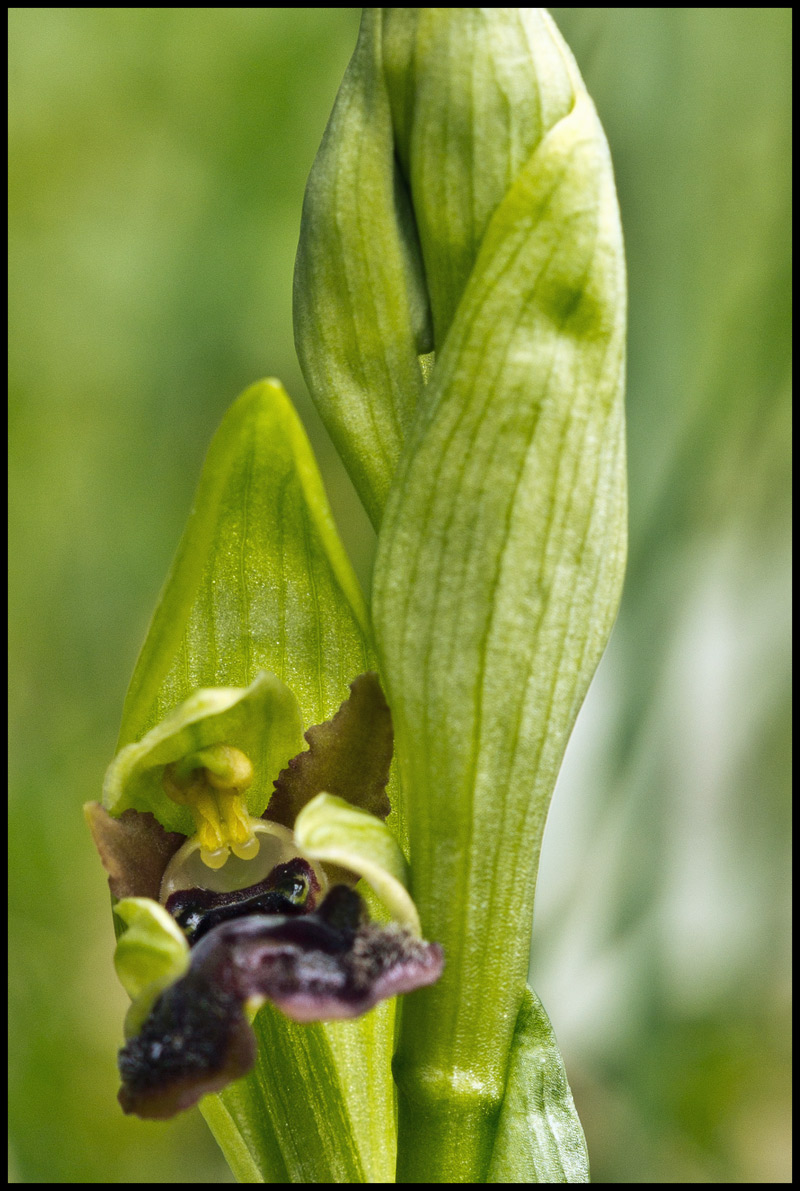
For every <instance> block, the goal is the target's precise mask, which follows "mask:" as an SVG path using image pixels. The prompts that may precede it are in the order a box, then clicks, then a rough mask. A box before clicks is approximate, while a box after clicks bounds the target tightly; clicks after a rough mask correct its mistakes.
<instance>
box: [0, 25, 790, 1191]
mask: <svg viewBox="0 0 800 1191" xmlns="http://www.w3.org/2000/svg"><path fill="white" fill-rule="evenodd" d="M552 11H553V13H554V15H555V17H556V20H557V21H558V22H559V24H560V26H561V28H562V30H563V31H564V33H565V35H566V37H567V40H568V41H569V43H570V45H571V46H572V48H573V50H574V51H575V54H576V56H577V58H578V60H579V63H580V65H581V68H582V70H583V72H584V75H585V77H586V79H587V83H588V86H589V89H590V92H591V93H592V95H593V97H594V99H595V102H596V104H597V107H598V109H599V111H600V115H601V118H602V120H603V122H604V125H605V127H606V130H607V133H608V137H609V140H610V143H611V148H612V154H613V157H614V161H615V166H616V171H617V177H618V185H619V194H620V202H621V206H622V214H623V225H624V229H625V235H626V241H627V250H628V261H629V272H630V358H629V389H628V411H629V450H630V489H631V497H630V501H631V553H630V567H629V572H628V580H627V585H626V589H625V595H624V599H623V605H622V610H621V613H620V617H619V621H618V624H617V627H616V629H615V632H614V636H613V638H612V642H611V646H610V648H609V650H608V652H607V654H606V657H605V658H604V661H603V664H602V666H601V669H600V671H599V673H598V677H597V681H596V683H595V685H594V686H593V688H592V692H591V694H590V697H589V699H588V701H587V704H586V706H585V708H584V711H583V712H582V714H581V717H580V720H579V724H578V727H577V729H576V732H575V735H574V737H573V741H572V742H571V745H570V749H569V753H568V757H567V761H566V763H565V766H564V771H563V773H562V777H561V779H560V782H559V789H558V791H557V793H556V798H555V801H554V806H553V812H552V815H551V820H550V822H549V824H548V828H547V833H546V837H545V846H544V855H543V862H542V870H541V878H540V888H539V897H538V902H537V920H536V927H535V930H534V947H533V958H532V979H533V982H534V984H535V986H536V988H537V990H538V992H539V994H540V995H541V997H542V999H543V1000H544V1003H545V1005H546V1006H547V1008H548V1010H549V1013H550V1015H551V1017H552V1019H553V1022H554V1025H555V1028H556V1031H557V1033H558V1035H559V1038H560V1041H561V1043H562V1047H563V1050H564V1052H565V1056H566V1060H567V1068H568V1071H569V1074H570V1079H571V1081H572V1085H573V1090H574V1093H575V1099H576V1102H577V1104H578V1107H579V1111H580V1113H581V1116H582V1119H583V1122H584V1126H585V1129H586V1133H587V1136H588V1140H589V1148H590V1154H591V1157H592V1163H593V1176H594V1180H595V1181H597V1182H640V1181H641V1182H788V1181H790V1179H791V1174H790V1166H789V1056H788V1036H789V1014H790V1009H789V971H790V965H789V953H788V929H789V892H788V884H789V873H790V860H789V838H788V837H789V739H790V727H789V713H790V704H789V698H790V696H789V681H790V675H789V611H790V591H789V565H790V563H789V544H788V542H789V512H790V508H789V505H790V498H789V468H790V462H789V417H790V415H789V276H790V258H789V252H790V250H789V153H790V142H789V108H790V99H789V72H790V32H791V30H790V21H791V16H790V13H791V10H790V9H778V8H772V9H755V8H749V9H730V8H728V9H711V8H700V9H687V8H683V9H680V8H673V9H664V8H662V9H645V8H639V9H613V8H612V9H602V8H601V9H579V8H564V9H554V10H552ZM358 12H359V10H357V9H324V8H322V9H292V10H290V9H280V8H278V9H274V8H273V9H250V8H233V9H221V8H203V9H191V8H190V9H177V8H166V9H157V8H147V9H138V8H137V9H104V8H83V9H82V8H61V9H59V8H16V9H11V10H10V47H11V50H10V85H11V124H10V152H11V158H10V160H11V184H10V263H11V290H10V294H11V299H10V336H11V346H10V378H11V379H10V386H11V389H10V391H11V401H10V418H11V440H10V479H11V498H10V533H11V552H10V579H11V584H10V614H11V616H10V689H11V695H10V706H11V745H12V747H11V796H10V832H9V843H10V853H9V869H10V872H9V878H10V880H9V889H10V893H9V901H10V906H9V910H10V961H9V968H10V977H11V1031H10V1038H11V1067H10V1102H11V1157H10V1177H11V1179H12V1181H17V1182H32V1183H42V1182H44V1183H46V1182H62V1183H71V1182H84V1181H85V1182H118V1183H127V1182H162V1181H164V1182H195V1181H200V1182H225V1181H231V1176H230V1175H229V1174H228V1172H227V1169H226V1167H225V1165H224V1163H223V1162H222V1160H221V1158H220V1157H219V1154H218V1152H217V1150H216V1147H215V1144H214V1142H213V1141H212V1140H211V1138H210V1135H209V1134H208V1133H207V1131H206V1128H205V1125H204V1124H203V1122H202V1120H201V1118H200V1117H199V1114H197V1112H196V1110H194V1111H193V1112H192V1113H189V1114H186V1115H185V1116H183V1117H182V1118H180V1119H178V1120H177V1121H175V1122H174V1123H171V1124H166V1125H165V1124H159V1123H145V1122H142V1121H138V1120H130V1119H126V1118H124V1117H123V1116H122V1114H121V1112H120V1111H119V1109H118V1107H117V1103H116V1098H115V1097H116V1089H117V1077H116V1067H115V1055H116V1049H117V1046H118V1045H119V1042H120V1032H121V1024H122V1018H123V1014H124V1009H125V1005H126V998H125V995H124V993H123V992H122V990H121V988H119V986H118V985H117V983H116V980H115V977H114V974H113V969H112V965H111V955H112V950H113V931H112V927H111V919H110V914H109V906H108V896H107V890H106V887H105V881H104V878H103V875H102V873H101V870H100V867H99V864H98V862H97V861H96V859H95V857H94V854H93V852H92V848H91V845H90V842H89V838H88V835H87V833H86V831H85V829H84V825H83V821H82V817H81V814H80V806H81V803H82V802H83V801H84V800H85V799H87V798H91V797H95V796H97V795H98V792H99V788H100V783H101V779H102V774H103V771H104V769H105V766H106V765H107V763H108V761H109V760H110V758H111V756H112V754H113V751H114V745H115V738H116V732H117V727H118V721H119V715H120V712H121V708H122V700H123V696H124V693H125V689H126V686H127V683H128V680H129V677H130V674H131V671H132V668H133V663H134V660H135V656H136V652H137V649H138V646H139V645H140V643H141V641H142V639H143V636H144V632H145V628H146V625H147V621H148V617H149V615H150V613H151V611H152V609H153V606H154V603H155V600H156V597H157V595H158V591H159V588H160V586H161V583H162V581H163V579H164V577H165V574H166V571H167V567H168V565H169V562H170V559H171V556H172V553H173V551H174V549H175V546H176V544H177V541H178V538H179V535H180V532H181V528H182V525H183V522H184V520H185V517H186V514H187V511H188V508H189V505H190V502H191V496H192V491H193V488H194V485H195V482H196V480H197V477H198V474H199V469H200V466H201V462H202V459H203V455H204V452H205V450H206V447H207V445H208V442H209V440H210V438H211V435H212V433H213V431H214V429H215V427H216V425H217V423H218V422H219V420H220V418H221V416H222V414H223V412H224V410H225V409H226V407H227V406H228V405H229V404H230V402H231V401H232V400H233V399H234V398H235V397H236V395H237V394H238V393H239V392H240V391H241V390H242V389H243V388H245V386H247V385H248V384H249V383H250V382H251V381H253V380H255V379H257V378H259V377H261V376H264V375H277V376H279V377H280V378H281V379H282V380H283V381H284V383H285V384H286V386H287V388H288V390H289V392H290V393H291V394H292V395H293V397H294V398H295V401H296V403H297V405H298V407H299V409H300V411H301V413H302V416H303V418H304V420H305V423H306V426H307V427H308V430H309V433H310V435H311V438H312V441H313V443H314V446H315V449H316V451H317V453H318V457H319V459H320V462H321V466H322V468H323V472H324V475H325V479H326V483H327V485H328V489H329V492H330V495H331V499H332V502H333V505H334V509H335V512H336V514H337V517H338V520H339V523H340V526H341V529H342V533H343V536H344V538H345V541H346V543H347V545H348V548H349V549H350V551H351V554H352V557H353V559H354V561H355V563H356V566H357V569H358V571H359V573H360V575H361V577H362V579H363V581H364V582H365V584H368V582H369V569H370V563H371V557H372V550H373V537H372V534H371V530H370V529H369V526H368V523H367V520H366V517H365V516H364V515H363V513H362V512H361V510H360V508H359V506H358V504H357V501H356V499H355V497H354V495H353V492H352V489H351V488H350V485H349V482H348V481H347V479H346V477H345V475H344V473H343V470H342V468H341V465H340V464H339V462H338V460H337V458H336V456H335V455H334V453H333V451H332V449H331V446H330V444H329V442H328V440H327V438H326V436H325V434H324V431H323V430H322V428H321V426H320V424H319V421H318V419H317V418H316V416H315V414H314V411H313V408H312V407H311V405H310V402H309V400H308V397H307V393H306V391H305V387H304V385H303V382H302V379H301V376H300V371H299V368H298V365H297V362H296V359H295V355H294V349H293V344H292V331H291V278H292V266H293V259H294V252H295V247H296V243H297V234H298V227H299V221H300V210H301V202H302V196H303V188H304V184H305V180H306V176H307V174H308V170H309V168H310V165H311V162H312V159H313V156H314V153H315V151H316V147H317V144H318V142H319V139H320V136H321V134H322V130H323V128H324V125H325V121H326V119H327V116H328V113H329V111H330V108H331V104H332V102H333V98H334V95H335V93H336V89H337V86H338V83H339V80H340V78H341V76H342V73H343V71H344V68H345V65H346V63H347V60H348V58H349V55H350V52H351V50H352V47H353V45H354V41H355V35H356V29H357V24H358Z"/></svg>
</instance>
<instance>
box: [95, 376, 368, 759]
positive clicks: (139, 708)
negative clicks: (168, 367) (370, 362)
mask: <svg viewBox="0 0 800 1191" xmlns="http://www.w3.org/2000/svg"><path fill="white" fill-rule="evenodd" d="M368 642H369V628H368V616H367V609H366V605H365V602H364V597H363V595H362V593H361V590H360V588H359V585H358V581H357V579H356V577H355V575H354V573H353V569H352V567H351V565H350V562H349V559H348V558H347V555H346V553H345V550H344V547H343V546H342V543H341V540H340V538H339V535H338V533H337V530H336V526H335V524H334V521H333V516H332V514H331V510H330V505H329V504H328V500H327V497H326V495H325V490H324V487H323V484H322V479H321V477H320V474H319V470H318V468H317V464H316V460H315V459H314V454H313V452H312V450H311V445H310V443H309V441H308V438H307V436H306V433H305V431H304V429H303V426H302V423H301V422H300V419H299V418H298V416H297V413H296V411H295V409H294V407H293V406H292V403H291V401H290V400H289V397H288V396H287V394H286V392H285V390H284V389H283V386H282V385H281V384H280V383H279V382H278V381H276V380H264V381H260V382H259V383H258V384H255V385H252V386H251V387H250V388H249V389H247V390H245V392H244V393H242V394H241V396H240V397H239V398H238V399H237V400H236V401H235V402H234V403H233V405H232V406H231V408H230V409H229V410H228V412H227V413H226V415H225V417H224V418H223V420H222V423H221V425H220V427H219V429H218V430H217V433H216V434H215V435H214V439H213V441H212V443H211V446H210V448H209V451H208V455H207V457H206V461H205V464H204V467H203V473H202V476H201V477H200V483H199V485H198V488H197V492H196V494H195V498H194V501H193V507H192V511H191V514H190V516H189V520H188V522H187V525H186V529H185V531H184V534H183V537H182V538H181V543H180V546H179V548H178V552H177V554H176V557H175V561H174V563H173V565H172V569H171V571H170V574H169V577H168V579H167V582H166V584H165V586H164V590H163V592H162V594H161V598H160V600H159V604H158V607H157V608H156V611H155V614H154V616H153V619H152V621H151V624H150V628H149V631H148V634H147V639H146V641H145V643H144V645H143V647H142V650H141V653H140V655H139V659H138V661H137V663H136V668H135V670H134V674H133V678H132V679H131V684H130V687H129V689H128V694H127V696H126V699H125V709H124V712H123V716H122V727H121V731H120V739H119V746H118V747H120V748H121V747H122V746H123V745H126V744H130V743H131V742H132V741H137V740H140V739H141V738H142V736H143V735H144V734H145V733H146V732H147V731H148V730H149V729H150V728H152V727H154V726H155V725H156V724H158V723H159V722H160V721H161V720H163V719H164V718H165V716H166V715H167V714H168V713H169V712H170V711H172V710H173V708H175V707H176V706H177V705H178V704H179V703H181V702H182V701H183V700H184V699H186V698H188V697H189V695H191V694H192V693H193V692H194V691H196V690H197V689H198V688H200V687H246V686H249V684H250V683H251V682H252V681H253V679H254V678H255V677H256V675H257V674H258V673H259V671H261V670H264V671H267V672H268V673H271V674H275V675H277V677H278V678H280V679H281V681H282V682H285V683H286V685H287V686H288V687H290V688H291V690H292V691H293V692H294V694H295V695H296V697H297V700H298V702H299V704H300V708H301V711H302V718H303V723H304V724H306V725H307V724H319V723H321V722H322V721H323V720H326V719H328V718H329V717H330V716H331V715H333V713H334V712H335V711H336V709H337V708H338V707H339V705H340V703H341V701H342V699H343V697H344V696H345V694H346V693H347V684H348V683H349V682H351V681H352V679H353V677H354V676H355V675H356V674H361V673H362V672H363V671H365V670H369V669H370V668H371V667H372V668H374V659H373V655H372V651H371V649H370V646H369V644H368ZM299 747H300V748H302V747H303V745H302V742H301V744H300V746H299ZM289 756H291V754H289ZM287 760H288V757H287ZM285 763H286V762H285V761H284V762H283V764H285ZM276 776H277V773H275V774H272V777H276Z"/></svg>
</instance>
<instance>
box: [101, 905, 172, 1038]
mask: <svg viewBox="0 0 800 1191" xmlns="http://www.w3.org/2000/svg"><path fill="white" fill-rule="evenodd" d="M114 913H115V914H117V915H118V916H119V917H120V918H121V919H122V921H123V922H124V923H125V924H126V929H125V931H124V933H123V934H121V935H120V937H119V939H118V940H117V946H116V950H115V952H114V967H115V968H116V971H117V975H118V976H119V979H120V983H121V984H122V987H123V988H124V989H125V991H126V993H127V994H128V996H129V997H130V998H131V1001H132V1002H133V1004H132V1005H131V1007H130V1009H129V1010H128V1014H127V1017H126V1018H125V1037H126V1038H130V1037H131V1036H132V1035H133V1034H136V1033H138V1031H139V1029H140V1027H141V1025H142V1022H143V1021H144V1020H145V1018H146V1017H147V1015H148V1013H149V1012H150V1010H151V1008H152V1006H153V1004H154V1002H155V1000H156V998H157V997H158V996H159V995H160V994H161V993H162V992H163V991H164V989H165V988H166V987H167V986H168V985H169V984H173V983H174V981H176V980H178V979H180V977H181V976H183V974H184V973H185V972H186V970H187V968H188V967H189V944H188V943H187V942H186V938H185V936H184V934H183V932H182V931H181V929H180V927H179V926H178V924H177V923H176V922H175V920H174V918H172V916H171V915H170V914H168V913H167V911H166V910H165V909H164V907H163V906H160V905H159V904H158V902H154V901H152V900H151V899H150V898H149V897H125V898H123V899H122V900H121V901H118V902H117V904H116V905H115V906H114Z"/></svg>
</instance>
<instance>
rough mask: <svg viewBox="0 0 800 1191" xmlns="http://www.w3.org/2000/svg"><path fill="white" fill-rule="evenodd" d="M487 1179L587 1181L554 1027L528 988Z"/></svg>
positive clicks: (582, 1146) (580, 1132)
mask: <svg viewBox="0 0 800 1191" xmlns="http://www.w3.org/2000/svg"><path fill="white" fill-rule="evenodd" d="M486 1181H487V1183H588V1182H589V1156H588V1154H587V1152H586V1139H585V1138H584V1136H583V1129H582V1128H581V1123H580V1121H579V1120H578V1114H577V1112H576V1111H575V1104H574V1102H573V1099H572V1092H571V1091H570V1089H569V1084H568V1083H567V1073H566V1071H565V1070H564V1062H563V1059H562V1058H561V1054H560V1052H559V1049H558V1043H557V1042H556V1036H555V1034H554V1033H553V1027H552V1026H551V1025H550V1021H549V1019H548V1016H547V1014H546V1013H545V1011H544V1007H543V1006H542V1003H541V1001H540V1000H539V998H538V997H537V996H536V994H535V993H534V992H533V990H532V989H530V988H528V989H526V990H525V996H524V998H523V1002H522V1008H521V1009H520V1011H519V1015H518V1017H517V1024H516V1029H515V1030H514V1037H513V1039H512V1042H511V1054H510V1056H509V1064H508V1075H507V1078H506V1090H505V1096H504V1098H503V1106H502V1108H501V1109H500V1118H499V1121H498V1124H497V1134H496V1136H495V1140H494V1149H493V1150H492V1159H491V1163H490V1165H489V1173H488V1177H487V1179H486Z"/></svg>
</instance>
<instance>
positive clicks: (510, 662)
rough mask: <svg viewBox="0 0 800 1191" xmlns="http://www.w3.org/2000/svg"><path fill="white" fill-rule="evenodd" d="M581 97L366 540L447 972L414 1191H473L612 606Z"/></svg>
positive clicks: (615, 260) (601, 345) (607, 349)
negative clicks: (451, 1190)
mask: <svg viewBox="0 0 800 1191" xmlns="http://www.w3.org/2000/svg"><path fill="white" fill-rule="evenodd" d="M556 36H557V35H556ZM559 42H560V39H559ZM553 52H554V53H556V52H557V53H558V54H559V55H561V56H566V60H567V61H569V51H568V50H567V49H566V47H565V46H563V43H560V44H559V45H557V46H556V45H555V44H554V46H553ZM573 69H574V68H573ZM574 87H575V96H576V97H575V103H574V106H573V107H572V109H571V111H570V112H569V114H568V115H567V116H565V117H564V118H563V119H561V120H559V121H558V122H557V123H556V124H555V125H554V127H553V128H552V129H551V130H550V131H549V132H548V133H547V134H546V135H545V136H544V138H543V139H542V140H541V142H540V143H539V145H538V146H537V148H536V149H535V150H534V152H533V154H532V155H531V157H530V158H529V160H528V161H527V162H526V163H525V165H524V166H523V168H522V170H521V171H520V173H519V175H518V176H517V178H516V179H515V180H514V181H513V183H512V184H511V185H510V187H509V189H508V192H507V194H506V196H505V197H504V199H503V201H502V202H501V204H500V205H499V207H498V208H497V210H496V211H495V212H494V214H493V216H492V217H491V220H490V221H489V224H488V227H487V230H486V233H485V235H484V238H483V242H482V244H481V247H480V250H479V252H478V254H477V257H476V260H475V264H474V267H473V269H472V272H471V274H470V278H469V281H468V283H467V286H466V289H465V292H464V294H463V297H462V299H461V301H460V303H459V306H458V310H457V313H456V316H455V318H454V320H453V323H452V325H451V327H450V330H449V333H448V335H447V339H446V342H445V344H444V346H443V349H442V351H441V353H440V354H439V355H438V356H437V362H436V368H435V370H434V374H433V377H432V379H431V382H430V384H429V385H428V388H427V390H426V403H425V408H424V409H423V410H422V411H421V413H420V416H419V418H418V421H417V423H416V425H415V427H414V431H413V433H412V436H411V439H410V441H409V443H408V447H407V449H406V453H405V454H404V457H403V461H402V463H401V466H400V469H399V471H398V473H397V476H396V479H395V483H394V485H393V488H392V493H391V495H390V499H389V502H388V505H387V509H386V513H385V516H384V521H383V524H382V526H381V531H380V535H379V544H378V556H377V561H376V567H375V574H374V588H373V619H374V625H375V632H376V638H377V643H378V648H379V656H380V660H381V675H382V679H383V682H384V687H385V689H386V692H387V697H388V700H389V705H390V706H391V708H392V713H393V716H394V724H395V740H396V753H397V756H398V759H399V764H400V772H401V777H402V781H403V788H404V790H405V791H406V792H407V797H408V820H409V825H410V860H411V871H412V895H413V897H414V901H415V903H416V905H417V907H418V909H419V912H420V918H421V921H422V928H423V933H424V934H425V936H426V937H428V938H433V939H436V940H437V941H438V942H441V943H442V945H443V947H444V951H445V956H446V966H445V970H444V975H443V977H442V979H441V981H440V982H439V983H438V984H437V985H436V986H434V987H432V988H430V989H425V990H422V991H421V992H419V993H418V994H417V995H416V996H414V997H413V998H410V999H409V1002H408V1004H407V1005H406V1006H405V1009H404V1013H403V1022H402V1032H401V1038H400V1043H399V1049H398V1054H397V1056H396V1060H395V1073H396V1078H397V1079H398V1082H399V1085H400V1088H401V1091H402V1093H403V1095H402V1098H401V1102H400V1103H401V1118H400V1121H401V1123H400V1147H401V1156H400V1158H399V1164H398V1177H399V1178H402V1179H403V1180H407V1181H416V1178H417V1177H418V1176H421V1175H422V1174H423V1173H425V1174H426V1178H428V1179H433V1180H434V1181H482V1179H483V1177H484V1175H485V1171H486V1168H487V1164H488V1160H489V1154H490V1150H491V1143H492V1137H493V1130H494V1125H495V1122H496V1119H497V1114H498V1111H499V1106H500V1102H501V1099H502V1093H503V1081H504V1075H505V1068H506V1060H507V1055H508V1051H509V1047H510V1045H511V1037H512V1032H513V1023H514V1021H515V1020H516V1015H517V1010H518V1007H519V1004H520V1001H521V997H522V994H523V990H524V987H525V979H526V972H527V961H528V949H529V941H530V937H529V929H530V921H531V915H532V909H533V894H534V888H535V877H536V868H537V864H538V856H539V850H540V846H541V837H542V832H543V829H544V822H545V817H546V813H547V808H548V805H549V801H550V797H551V794H552V790H553V787H554V784H555V780H556V776H557V773H558V769H559V766H560V763H561V759H562V756H563V753H564V749H565V747H566V743H567V740H568V738H569V734H570V731H571V729H572V725H573V723H574V720H575V717H576V715H577V712H578V709H579V707H580V705H581V702H582V700H583V697H584V695H585V693H586V689H587V687H588V684H589V682H590V680H591V677H592V675H593V673H594V670H595V668H596V666H597V663H598V661H599V659H600V656H601V654H602V652H603V649H604V648H605V644H606V641H607V639H608V635H609V632H610V630H611V626H612V624H613V621H614V618H615V615H616V611H617V606H618V602H619V596H620V591H621V586H622V577H623V571H624V560H625V544H626V482H625V449H624V422H623V406H622V394H623V367H624V329H625V281H624V264H623V250H622V240H621V233H620V225H619V213H618V209H617V202H616V196H615V191H614V183H613V174H612V169H611V163H610V159H609V154H608V148H607V145H606V142H605V138H604V136H603V133H602V129H601V127H600V125H599V122H598V120H597V116H596V113H595V111H594V108H593V106H592V104H591V101H590V99H589V97H588V95H587V94H586V92H585V90H584V89H583V86H582V83H581V81H580V78H579V77H578V76H577V72H575V75H574ZM511 923H513V924H516V926H515V928H514V929H511V930H509V924H511ZM464 989H469V990H470V994H469V996H464V994H463V990H464ZM459 1137H463V1138H464V1139H465V1140H464V1142H463V1144H459V1142H458V1138H459Z"/></svg>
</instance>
